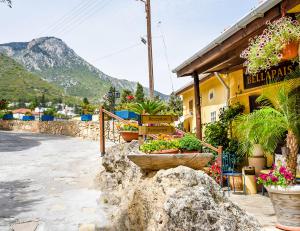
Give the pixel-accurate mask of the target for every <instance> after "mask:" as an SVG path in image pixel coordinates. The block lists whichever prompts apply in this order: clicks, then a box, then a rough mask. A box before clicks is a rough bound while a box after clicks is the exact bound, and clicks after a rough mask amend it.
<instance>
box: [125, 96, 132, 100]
mask: <svg viewBox="0 0 300 231" xmlns="http://www.w3.org/2000/svg"><path fill="white" fill-rule="evenodd" d="M126 99H127V100H133V99H134V96H133V95H128V96H126Z"/></svg>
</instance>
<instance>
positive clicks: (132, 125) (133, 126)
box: [117, 121, 139, 132]
mask: <svg viewBox="0 0 300 231" xmlns="http://www.w3.org/2000/svg"><path fill="white" fill-rule="evenodd" d="M117 128H118V129H119V130H120V131H131V132H136V131H138V130H139V125H138V123H137V122H136V121H129V122H128V123H119V124H117Z"/></svg>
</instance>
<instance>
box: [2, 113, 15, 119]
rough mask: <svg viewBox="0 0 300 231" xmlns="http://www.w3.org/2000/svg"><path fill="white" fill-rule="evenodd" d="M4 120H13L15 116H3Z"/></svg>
mask: <svg viewBox="0 0 300 231" xmlns="http://www.w3.org/2000/svg"><path fill="white" fill-rule="evenodd" d="M2 119H3V120H13V119H14V116H13V114H5V115H3V118H2Z"/></svg>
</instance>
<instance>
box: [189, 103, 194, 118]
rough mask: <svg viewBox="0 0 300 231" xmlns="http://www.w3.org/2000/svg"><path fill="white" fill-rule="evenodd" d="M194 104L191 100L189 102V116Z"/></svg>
mask: <svg viewBox="0 0 300 231" xmlns="http://www.w3.org/2000/svg"><path fill="white" fill-rule="evenodd" d="M193 108H194V102H193V100H190V101H189V114H191V115H192V114H193Z"/></svg>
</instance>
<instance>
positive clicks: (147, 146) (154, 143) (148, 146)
mask: <svg viewBox="0 0 300 231" xmlns="http://www.w3.org/2000/svg"><path fill="white" fill-rule="evenodd" d="M177 148H179V143H178V141H177V140H168V141H167V140H150V141H147V142H145V143H144V144H143V145H141V146H140V150H141V151H143V152H145V153H151V152H154V151H161V150H168V149H177Z"/></svg>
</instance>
